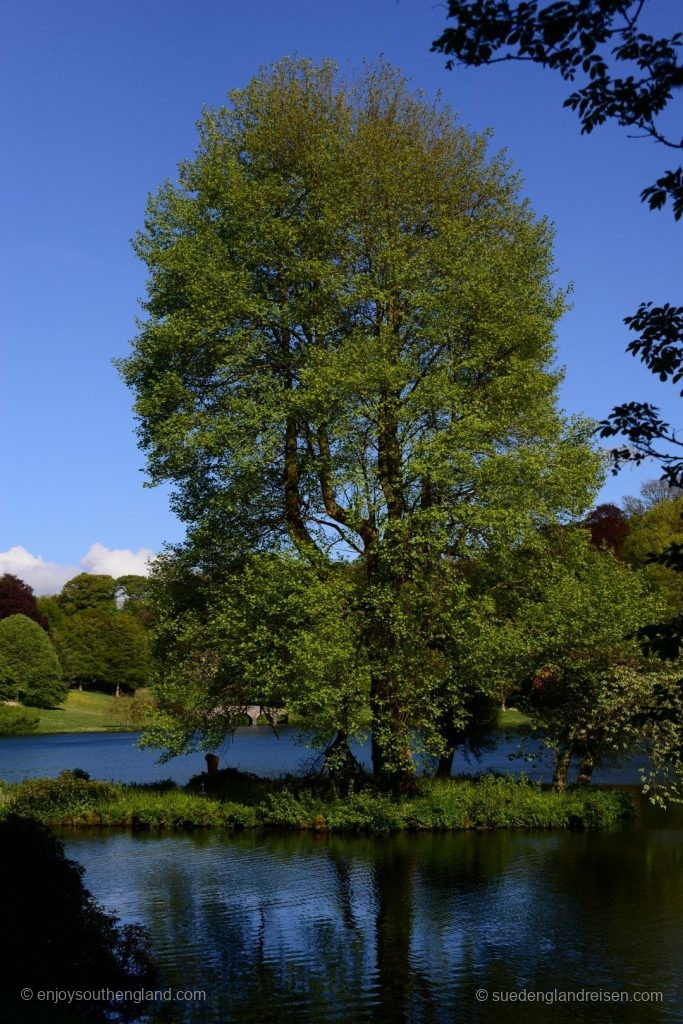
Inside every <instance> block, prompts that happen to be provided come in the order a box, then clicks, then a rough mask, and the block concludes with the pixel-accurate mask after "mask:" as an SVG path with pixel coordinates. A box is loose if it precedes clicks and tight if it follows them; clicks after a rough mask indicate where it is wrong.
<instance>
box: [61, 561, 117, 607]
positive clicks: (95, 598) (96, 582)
mask: <svg viewBox="0 0 683 1024" xmlns="http://www.w3.org/2000/svg"><path fill="white" fill-rule="evenodd" d="M115 595H116V581H115V580H114V578H113V576H105V575H96V574H93V573H89V572H82V573H79V574H78V576H74V577H73V579H70V580H68V581H67V582H66V583H65V584H64V586H63V587H62V589H61V591H60V592H59V595H58V598H57V600H58V603H59V605H60V607H61V608H62V610H63V612H64V614H65V615H74V614H76V612H82V611H86V610H90V609H94V610H98V611H101V612H111V613H113V612H114V611H115V610H116V602H115Z"/></svg>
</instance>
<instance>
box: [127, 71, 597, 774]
mask: <svg viewBox="0 0 683 1024" xmlns="http://www.w3.org/2000/svg"><path fill="white" fill-rule="evenodd" d="M486 142H487V140H486V138H485V137H482V136H477V135H471V134H468V133H467V132H466V131H465V130H464V129H463V128H462V127H460V126H459V125H458V124H457V123H456V122H455V120H454V118H453V115H452V113H451V112H450V110H448V109H447V108H444V109H442V108H440V107H438V106H436V105H434V104H433V103H430V102H429V101H428V100H427V99H426V98H425V97H424V96H423V95H421V94H415V93H412V92H411V91H410V90H409V89H408V86H407V84H406V82H405V80H404V79H403V78H402V76H401V75H400V73H398V72H397V71H395V70H393V69H392V68H390V67H388V66H385V65H380V66H370V67H366V68H365V69H364V70H363V71H362V73H360V74H359V75H358V76H357V77H356V78H354V79H353V80H351V81H344V80H342V79H341V78H340V76H339V75H338V72H337V69H336V68H335V66H334V65H332V64H331V63H329V62H327V63H324V64H322V65H320V66H316V65H314V64H312V63H311V62H309V61H297V62H294V61H290V60H285V61H283V62H281V63H280V64H277V65H275V66H274V67H272V68H269V69H265V70H263V71H262V72H261V73H260V74H259V75H258V77H257V78H255V79H254V80H253V81H252V82H251V83H250V84H249V85H248V86H247V87H246V88H245V89H243V90H240V91H236V92H233V93H231V94H230V105H229V106H228V107H224V108H221V109H218V110H208V111H206V112H205V113H204V115H203V116H202V119H201V121H200V122H199V147H198V150H197V153H196V156H195V158H194V159H193V160H188V161H187V162H185V163H183V164H182V165H181V166H180V173H179V180H178V182H177V183H175V184H172V183H168V184H166V185H164V186H162V188H161V189H160V190H159V192H158V193H157V194H156V195H154V196H153V197H152V198H151V199H150V202H149V207H148V211H147V219H146V222H145V228H144V230H143V231H142V232H140V234H139V235H138V237H137V240H136V250H137V252H138V254H139V255H140V256H141V258H142V259H143V260H144V261H145V263H146V264H147V267H148V270H149V284H148V297H147V300H146V302H145V303H144V307H145V314H146V316H145V319H144V321H143V322H142V324H141V327H140V333H139V335H138V337H137V338H136V339H135V341H134V344H133V350H132V353H131V354H130V356H129V357H128V358H127V359H125V360H123V361H122V362H121V371H122V373H123V376H124V379H125V380H126V382H127V383H128V385H129V386H130V387H131V388H132V390H133V392H134V393H135V398H136V405H135V408H136V412H137V416H138V422H139V438H140V444H141V446H142V448H143V449H144V450H145V451H146V453H147V456H148V465H149V471H150V474H151V479H152V481H153V482H155V483H156V482H161V481H164V480H170V481H172V483H173V484H174V485H175V492H174V498H173V504H174V507H175V509H176V511H177V512H178V514H179V515H180V517H181V519H183V520H184V521H185V522H186V523H187V524H188V525H189V528H190V529H189V540H188V547H187V549H186V552H185V555H184V557H185V559H186V560H188V561H190V562H191V561H192V559H193V557H194V561H195V568H196V573H197V575H198V576H199V577H200V578H202V579H204V580H206V579H207V578H209V577H210V576H211V574H212V573H218V574H219V575H220V572H221V569H220V565H219V564H218V563H220V561H221V559H223V560H226V559H228V560H231V559H232V560H234V559H238V558H240V557H248V556H250V555H253V554H254V553H255V552H259V551H270V552H273V553H275V552H277V551H283V550H286V551H290V552H291V553H292V557H293V558H294V559H295V560H297V559H298V560H299V561H301V562H302V563H304V564H305V565H306V566H308V567H309V571H312V572H314V573H315V575H316V578H317V579H318V580H319V581H320V585H321V586H324V585H326V583H327V582H329V587H330V589H329V596H328V601H329V604H330V607H331V608H334V602H335V600H336V593H337V590H336V588H337V585H338V573H337V570H336V569H335V568H334V563H335V559H336V558H338V557H340V556H341V557H349V556H351V557H353V558H354V559H356V560H357V566H358V568H359V571H361V572H362V574H363V577H364V585H363V587H362V596H361V597H360V598H359V601H358V605H357V613H356V614H357V626H358V645H359V647H360V649H361V651H362V658H360V661H362V662H363V663H364V664H365V665H366V666H367V673H368V687H369V700H370V706H371V711H372V748H373V764H374V769H375V772H376V773H377V774H378V775H379V776H381V777H382V778H383V779H384V780H386V781H395V780H397V779H405V778H406V777H407V776H409V775H410V773H411V772H412V757H411V733H410V725H411V723H412V721H413V718H414V716H415V713H416V708H419V707H422V706H423V704H424V702H423V699H422V698H423V696H424V694H425V692H426V693H427V695H429V694H433V693H434V692H436V689H435V688H438V687H436V682H437V681H438V679H441V675H440V673H441V672H442V669H441V668H439V669H438V670H436V671H437V676H436V677H434V678H433V679H431V681H430V684H429V686H428V687H427V690H426V691H425V688H424V686H423V684H422V676H423V665H422V664H421V663H420V662H419V661H418V660H417V659H416V658H415V654H414V652H415V646H414V642H413V641H414V637H415V636H416V635H418V633H420V635H424V630H423V629H422V626H421V625H420V623H419V622H418V619H419V618H420V616H424V615H425V614H426V611H427V609H429V607H430V602H431V601H432V597H431V595H430V593H428V592H427V591H426V589H425V588H426V587H427V586H428V585H429V584H428V580H429V578H430V573H431V575H432V576H433V573H434V572H436V571H437V567H438V566H439V564H440V563H441V562H442V561H443V559H444V557H446V556H447V557H449V558H452V559H461V558H462V557H464V556H466V555H473V554H474V553H475V552H477V551H481V550H485V549H486V546H487V545H489V544H490V543H491V542H492V538H494V537H495V538H496V542H497V543H501V542H504V543H508V544H515V543H518V542H519V541H520V538H522V537H524V536H525V534H526V533H528V532H529V531H532V530H535V529H536V528H537V527H538V525H539V523H542V522H546V521H554V520H556V519H558V518H560V519H561V518H566V517H570V518H571V517H572V516H576V515H578V514H580V513H581V512H582V511H583V509H584V508H585V507H586V506H587V504H588V503H589V501H590V498H591V496H592V493H593V490H594V488H595V486H596V479H597V477H598V475H599V472H600V471H599V465H598V459H597V457H596V456H595V455H594V453H593V452H592V451H591V449H590V446H589V444H588V440H587V438H588V436H589V432H590V427H589V425H588V424H586V423H584V422H581V421H573V422H567V421H566V420H565V419H564V418H563V417H562V415H561V414H560V413H559V411H558V409H557V405H556V397H557V386H558V383H559V381H560V376H561V375H560V373H559V372H558V370H557V369H556V368H555V367H554V364H553V359H554V348H553V336H554V327H555V324H556V321H557V319H558V318H559V316H560V315H561V314H562V311H563V308H564V303H563V297H562V296H561V295H560V294H558V293H557V291H556V290H555V289H554V287H553V285H552V278H551V275H552V270H553V266H552V254H551V232H550V228H549V226H548V224H547V223H546V222H545V221H543V220H538V219H536V218H535V217H534V215H533V212H532V211H531V209H530V208H529V206H528V204H527V203H526V202H525V201H524V200H522V199H521V198H520V195H519V180H518V178H517V177H516V176H515V175H514V174H513V173H512V172H511V170H510V167H509V166H508V165H507V164H506V163H505V162H504V161H503V160H502V159H501V158H499V157H488V156H487V152H486ZM429 567H431V569H429ZM297 571H298V570H297ZM421 630H422V632H420V631H421ZM207 674H210V673H209V672H208V669H207ZM437 677H438V679H437ZM430 678H431V677H430ZM204 685H206V686H208V685H209V683H205V684H204ZM159 699H160V703H161V705H162V707H163V686H162V687H160V691H159ZM174 707H175V708H176V710H177V704H174Z"/></svg>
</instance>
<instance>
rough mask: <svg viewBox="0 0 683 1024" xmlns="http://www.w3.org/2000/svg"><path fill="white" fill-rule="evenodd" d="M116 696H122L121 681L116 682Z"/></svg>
mask: <svg viewBox="0 0 683 1024" xmlns="http://www.w3.org/2000/svg"><path fill="white" fill-rule="evenodd" d="M114 696H115V697H120V696H121V684H120V683H117V684H116V693H115V694H114Z"/></svg>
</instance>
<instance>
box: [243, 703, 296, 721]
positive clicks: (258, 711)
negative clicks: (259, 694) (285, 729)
mask: <svg viewBox="0 0 683 1024" xmlns="http://www.w3.org/2000/svg"><path fill="white" fill-rule="evenodd" d="M235 710H237V708H235ZM239 710H240V711H242V712H244V714H245V715H246V716H247V718H248V719H249V725H256V723H257V721H258V720H259V718H261V716H263V717H264V718H267V719H268V721H269V722H270V724H271V725H277V724H278V722H279V721H280V719H281V718H285V717H286V712H285V709H284V708H267V707H265V706H264V705H263V704H249V705H247V707H245V708H240V709H239Z"/></svg>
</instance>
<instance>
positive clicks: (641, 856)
mask: <svg viewBox="0 0 683 1024" xmlns="http://www.w3.org/2000/svg"><path fill="white" fill-rule="evenodd" d="M665 824H666V827H664V828H660V827H646V825H643V824H641V825H635V826H632V827H625V828H622V829H618V830H616V831H614V832H610V833H596V834H589V833H583V834H580V833H578V834H577V833H521V832H518V833H515V832H499V833H484V834H469V833H467V834H462V833H461V834H457V835H453V834H431V835H423V836H415V835H402V836H397V837H385V838H381V837H380V838H363V837H355V838H351V837H340V836H324V835H323V836H311V835H307V834H305V835H302V834H297V835H290V834H279V835H268V836H256V835H243V836H239V837H234V836H233V837H229V836H218V835H205V836H201V837H199V836H173V837H164V838H153V837H147V838H140V837H133V836H130V835H127V834H120V833H117V834H113V835H110V836H106V835H103V836H101V837H100V838H98V839H93V838H92V837H81V836H78V837H76V836H73V837H72V838H71V839H70V840H69V841H67V853H68V855H69V856H72V857H75V858H76V859H78V860H80V861H82V862H83V863H84V864H85V865H86V868H87V876H86V882H87V884H88V886H89V887H90V888H91V890H92V891H93V893H94V894H95V896H96V898H97V899H99V900H101V901H102V902H103V903H104V904H105V905H106V906H107V907H108V908H111V909H116V911H117V913H118V914H120V915H121V916H122V917H123V918H124V919H127V920H140V921H142V922H143V923H144V924H146V925H147V926H148V927H149V928H150V929H151V931H152V935H153V938H154V943H155V950H156V953H157V955H158V957H159V960H160V962H161V971H162V978H163V980H164V983H165V984H168V985H170V986H172V987H176V988H189V987H193V988H204V989H206V991H207V1001H206V1003H205V1004H199V1003H198V1004H195V1005H193V1006H189V1007H184V1006H183V1005H182V1004H175V1005H174V1006H172V1007H171V1006H165V1007H159V1008H158V1009H157V1010H155V1012H154V1013H153V1014H152V1016H151V1017H150V1020H152V1021H159V1022H164V1021H169V1022H170V1021H173V1024H179V1022H181V1021H188V1022H190V1021H191V1022H192V1024H216V1022H220V1024H233V1022H234V1024H238V1022H240V1024H256V1022H259V1024H260V1022H264V1021H268V1022H273V1024H278V1022H282V1024H293V1022H295V1021H296V1022H297V1024H327V1022H334V1021H340V1022H341V1021H343V1022H348V1024H442V1022H443V1024H446V1022H448V1024H456V1022H459V1021H468V1022H470V1021H474V1022H476V1021H494V1022H495V1021H501V1022H505V1024H512V1022H515V1024H517V1022H518V1021H520V1020H524V1021H525V1022H526V1021H529V1022H531V1024H535V1022H537V1021H538V1022H539V1024H540V1022H544V1024H545V1022H547V1021H552V1022H553V1024H577V1022H580V1021H584V1020H585V1021H591V1022H593V1021H596V1022H604V1024H611V1022H612V1021H614V1020H615V1019H618V1020H619V1021H620V1024H622V1022H623V1024H631V1022H633V1024H636V1022H637V1024H664V1022H673V1021H679V1020H681V1019H683V985H682V982H681V979H680V971H679V959H680V950H681V948H683V845H682V844H681V840H682V839H683V831H682V830H681V828H680V826H681V824H682V822H681V816H680V815H679V818H678V819H677V818H676V816H675V815H670V816H669V818H668V819H666V823H665ZM584 987H585V988H590V989H596V988H602V989H607V990H610V991H622V990H623V991H630V992H632V991H634V990H635V989H648V990H650V989H652V990H661V991H662V992H663V993H664V1000H663V1002H661V1003H639V1004H633V1003H631V1004H621V1005H619V1007H618V1008H616V1007H615V1006H614V1005H613V1004H610V1003H606V1002H603V1003H590V1004H576V1003H573V1004H572V1003H556V1004H555V1005H553V1006H552V1007H550V1006H548V1005H546V1004H544V1003H531V1002H527V1003H525V1004H524V1005H520V1003H518V1002H517V1003H510V1002H505V1003H502V1002H499V1003H494V1002H493V1001H492V998H491V997H490V998H489V1001H488V1002H487V1003H479V1002H477V999H476V995H475V994H476V992H477V990H478V989H481V988H485V989H489V990H490V991H491V992H493V991H494V990H495V991H505V992H507V991H509V990H518V989H521V988H529V989H534V990H543V991H550V990H554V989H558V990H571V991H575V990H578V989H581V988H584Z"/></svg>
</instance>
